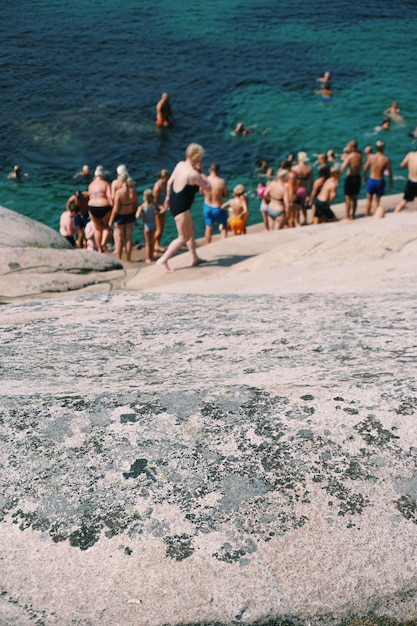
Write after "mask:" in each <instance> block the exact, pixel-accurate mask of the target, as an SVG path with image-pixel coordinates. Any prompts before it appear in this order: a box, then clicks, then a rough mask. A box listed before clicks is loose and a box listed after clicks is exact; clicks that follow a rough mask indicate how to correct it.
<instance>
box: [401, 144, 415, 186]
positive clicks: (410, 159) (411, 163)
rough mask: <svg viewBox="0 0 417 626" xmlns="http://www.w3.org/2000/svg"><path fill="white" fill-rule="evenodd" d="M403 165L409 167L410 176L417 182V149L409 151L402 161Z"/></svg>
mask: <svg viewBox="0 0 417 626" xmlns="http://www.w3.org/2000/svg"><path fill="white" fill-rule="evenodd" d="M401 167H408V178H409V179H410V180H412V181H413V182H417V151H416V152H409V153H408V154H407V156H406V157H405V159H404V160H403V162H402V163H401Z"/></svg>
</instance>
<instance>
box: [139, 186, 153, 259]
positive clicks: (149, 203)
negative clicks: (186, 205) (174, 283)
mask: <svg viewBox="0 0 417 626" xmlns="http://www.w3.org/2000/svg"><path fill="white" fill-rule="evenodd" d="M157 212H158V211H157V205H156V203H155V201H154V195H153V192H152V189H145V191H144V192H143V202H142V204H141V205H140V206H138V209H137V211H136V218H137V219H139V218H142V222H143V238H144V239H145V250H146V258H145V263H153V257H154V250H155V231H156V219H155V218H156V214H157Z"/></svg>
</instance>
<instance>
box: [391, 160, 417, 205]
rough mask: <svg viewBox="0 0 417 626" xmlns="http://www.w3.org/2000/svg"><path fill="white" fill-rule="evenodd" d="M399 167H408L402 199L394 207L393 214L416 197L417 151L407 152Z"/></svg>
mask: <svg viewBox="0 0 417 626" xmlns="http://www.w3.org/2000/svg"><path fill="white" fill-rule="evenodd" d="M401 167H408V179H407V183H406V185H405V189H404V197H403V199H402V200H401V202H399V203H398V204H397V206H396V207H395V213H399V212H400V211H402V210H403V209H404V208H405V206H406V204H407V202H412V201H413V200H414V198H415V197H416V196H417V151H414V152H409V153H408V154H407V155H406V157H405V158H404V159H403V160H402V161H401Z"/></svg>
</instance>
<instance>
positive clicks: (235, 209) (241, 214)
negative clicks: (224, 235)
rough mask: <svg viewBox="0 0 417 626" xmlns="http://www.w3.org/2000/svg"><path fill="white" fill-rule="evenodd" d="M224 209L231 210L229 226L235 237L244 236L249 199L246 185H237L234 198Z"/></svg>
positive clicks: (228, 201)
mask: <svg viewBox="0 0 417 626" xmlns="http://www.w3.org/2000/svg"><path fill="white" fill-rule="evenodd" d="M222 209H228V210H229V219H228V222H227V225H228V227H229V229H230V230H231V231H232V233H233V234H234V235H244V234H245V232H246V222H247V216H248V199H247V197H246V194H245V185H236V187H235V188H234V189H233V198H231V199H230V200H227V201H226V202H224V203H223V204H222Z"/></svg>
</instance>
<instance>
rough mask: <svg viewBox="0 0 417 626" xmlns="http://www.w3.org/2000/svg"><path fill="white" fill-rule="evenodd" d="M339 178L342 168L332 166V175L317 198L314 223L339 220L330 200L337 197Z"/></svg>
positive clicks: (326, 180) (325, 181)
mask: <svg viewBox="0 0 417 626" xmlns="http://www.w3.org/2000/svg"><path fill="white" fill-rule="evenodd" d="M339 178H340V170H339V169H338V168H337V167H332V169H331V170H330V176H329V177H328V178H326V179H325V180H324V182H323V185H322V187H321V189H320V191H319V193H318V195H317V198H316V200H315V206H314V210H313V219H312V224H320V223H321V222H336V221H337V217H336V216H335V214H334V213H333V211H332V210H331V208H330V202H333V200H334V199H335V198H336V193H337V186H338V184H339Z"/></svg>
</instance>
